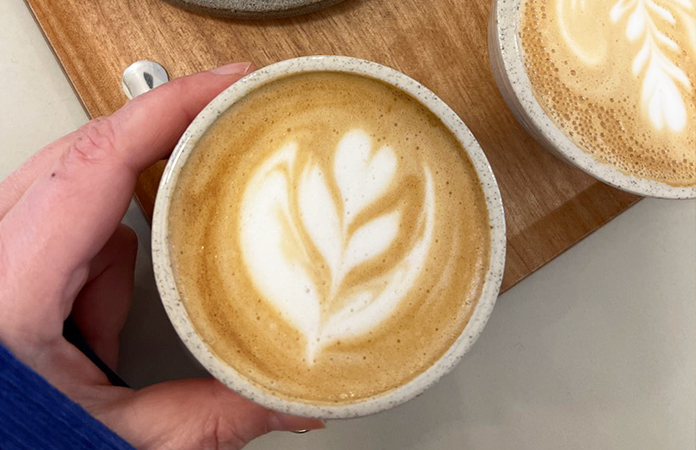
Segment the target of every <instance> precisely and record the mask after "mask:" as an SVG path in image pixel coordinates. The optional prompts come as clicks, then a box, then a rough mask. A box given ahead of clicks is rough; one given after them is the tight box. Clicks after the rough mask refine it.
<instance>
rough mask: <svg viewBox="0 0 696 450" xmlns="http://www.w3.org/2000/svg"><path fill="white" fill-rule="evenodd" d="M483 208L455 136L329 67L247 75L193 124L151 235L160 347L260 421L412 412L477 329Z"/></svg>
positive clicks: (496, 278)
mask: <svg viewBox="0 0 696 450" xmlns="http://www.w3.org/2000/svg"><path fill="white" fill-rule="evenodd" d="M502 214H503V213H502V205H501V201H500V196H499V193H498V190H497V186H496V184H495V180H494V178H493V176H492V173H491V172H490V168H489V167H488V164H487V162H486V160H485V157H484V156H483V153H482V151H481V150H480V148H479V147H478V145H477V144H476V141H475V140H474V139H473V137H472V136H471V134H470V133H469V132H468V130H467V129H466V127H465V126H464V124H463V123H462V122H461V120H460V119H459V118H458V117H457V116H456V115H455V114H454V113H453V112H452V111H451V110H450V109H449V108H448V107H447V106H446V105H444V103H442V101H441V100H439V99H438V98H437V97H435V95H434V94H432V93H431V92H429V91H427V90H426V89H425V88H424V87H422V86H421V85H419V84H418V83H416V82H415V81H413V80H411V79H410V78H408V77H406V76H405V75H402V74H400V73H398V72H396V71H393V70H391V69H388V68H386V67H384V66H380V65H378V64H375V63H371V62H368V61H363V60H358V59H353V58H346V57H307V58H299V59H295V60H289V61H284V62H282V63H278V64H274V65H272V66H269V67H266V68H264V69H261V70H259V71H257V72H255V73H253V74H251V75H250V76H248V77H246V78H244V79H243V80H241V81H240V82H238V83H236V84H235V85H233V86H232V87H230V88H229V89H228V90H227V91H225V92H224V93H222V94H221V95H220V96H219V97H218V98H216V99H215V100H214V101H213V102H212V103H211V104H210V105H209V106H208V107H207V108H206V109H205V110H204V111H203V112H202V113H201V114H200V115H199V117H197V118H196V120H194V122H193V123H192V125H191V127H190V128H189V130H187V132H186V134H185V135H184V136H183V137H182V139H181V141H180V144H179V145H178V146H177V148H176V149H175V151H174V153H173V155H172V158H171V159H170V162H169V164H168V166H167V169H166V171H165V175H164V177H163V182H162V184H161V186H160V191H159V193H158V198H157V203H156V207H155V215H154V220H153V254H154V257H155V274H156V278H157V283H158V287H159V289H160V293H161V295H162V298H163V302H164V305H165V308H166V310H167V313H168V314H169V316H170V318H171V320H172V323H173V324H174V326H175V328H176V330H177V332H178V333H179V335H180V336H181V337H182V339H183V340H184V342H185V343H186V344H187V346H188V348H189V349H190V350H191V351H192V353H193V354H194V355H195V356H196V357H197V358H198V359H199V361H200V362H201V363H202V364H203V365H204V366H205V367H206V368H207V369H208V370H209V371H210V372H211V373H212V374H213V375H214V376H215V377H217V378H218V379H220V380H221V381H223V382H224V383H226V384H227V385H228V386H230V387H231V388H232V389H235V390H237V391H238V392H240V393H241V394H243V395H245V396H247V397H249V398H251V399H253V400H255V401H257V402H259V403H261V404H263V405H265V406H268V407H270V408H273V409H276V410H281V411H286V412H291V413H295V414H301V415H308V416H314V417H325V418H331V417H352V416H359V415H364V414H369V413H373V412H377V411H380V410H383V409H386V408H389V407H392V406H394V405H396V404H399V403H401V402H403V401H406V400H408V399H409V398H412V397H413V396H415V395H417V394H418V393H420V392H422V391H423V390H424V389H425V388H427V387H428V386H429V385H431V384H432V383H434V382H435V381H436V380H437V379H438V378H439V377H440V376H442V375H443V374H444V373H446V372H447V371H449V370H450V369H451V368H452V367H453V366H454V364H455V363H456V362H457V361H458V360H459V358H460V357H461V356H462V355H463V354H464V353H465V352H466V351H467V350H468V348H469V347H470V345H471V344H472V343H473V341H474V340H475V339H476V337H477V336H478V334H479V333H480V331H481V328H482V327H483V325H484V324H485V322H486V320H487V317H488V315H489V314H490V311H491V308H492V307H493V304H494V302H495V298H496V297H497V292H498V289H499V286H500V281H501V278H502V270H503V265H504V248H505V237H504V222H503V215H502Z"/></svg>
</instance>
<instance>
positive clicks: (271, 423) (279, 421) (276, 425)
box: [268, 412, 326, 433]
mask: <svg viewBox="0 0 696 450" xmlns="http://www.w3.org/2000/svg"><path fill="white" fill-rule="evenodd" d="M268 427H269V429H271V430H273V431H292V432H295V433H306V432H307V431H310V430H320V429H322V428H325V427H326V424H325V422H324V421H323V420H319V419H308V418H306V417H297V416H291V415H289V414H282V413H275V412H274V413H272V414H271V416H270V417H269V418H268Z"/></svg>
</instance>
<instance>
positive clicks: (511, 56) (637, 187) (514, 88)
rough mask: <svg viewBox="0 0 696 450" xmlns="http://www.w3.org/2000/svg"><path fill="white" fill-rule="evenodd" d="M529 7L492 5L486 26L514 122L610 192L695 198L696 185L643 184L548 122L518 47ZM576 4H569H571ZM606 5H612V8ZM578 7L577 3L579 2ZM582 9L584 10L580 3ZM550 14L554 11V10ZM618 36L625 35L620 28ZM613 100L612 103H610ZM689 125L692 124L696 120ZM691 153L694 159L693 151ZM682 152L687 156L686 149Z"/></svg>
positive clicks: (510, 0) (508, 1)
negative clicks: (600, 182)
mask: <svg viewBox="0 0 696 450" xmlns="http://www.w3.org/2000/svg"><path fill="white" fill-rule="evenodd" d="M528 1H531V0H495V1H494V3H493V8H492V11H491V16H490V21H489V26H488V49H489V56H490V64H491V69H492V72H493V76H494V78H495V81H496V83H497V85H498V88H499V90H500V93H501V95H502V96H503V99H504V100H505V102H506V103H507V104H508V106H509V108H510V110H511V111H512V112H513V114H514V115H515V117H516V119H517V120H518V122H519V123H520V124H521V125H522V126H523V127H524V128H525V129H526V130H527V132H528V133H529V134H530V135H532V137H534V139H535V140H536V141H537V142H539V143H540V144H542V145H543V146H544V147H545V148H546V149H548V150H549V151H551V152H552V153H554V154H556V155H557V156H559V157H560V158H561V159H563V160H565V161H566V162H569V163H570V164H572V165H573V166H575V167H577V168H579V169H581V170H583V171H584V172H586V173H588V174H589V175H591V176H593V177H594V178H596V179H598V180H600V181H602V182H604V183H607V184H609V185H611V186H614V187H616V188H619V189H622V190H624V191H627V192H631V193H634V194H637V195H641V196H649V197H662V198H673V199H687V198H696V185H694V184H687V185H680V184H677V185H674V184H670V183H667V182H662V181H659V180H657V179H651V178H644V177H641V176H638V175H635V174H633V173H630V172H629V171H626V170H621V169H619V167H618V166H616V165H614V164H611V163H608V162H605V161H602V160H600V159H598V158H596V157H595V156H593V155H591V154H590V153H589V152H588V151H586V150H584V149H583V148H581V147H580V145H578V144H577V142H575V141H574V140H573V138H571V137H569V136H568V132H567V131H565V130H563V129H562V127H561V126H559V125H558V123H557V122H556V121H554V120H553V119H552V118H550V117H549V114H547V112H546V111H545V110H544V108H543V107H542V106H541V104H540V101H539V100H538V99H537V97H536V96H535V91H534V87H533V85H532V82H531V80H530V76H529V74H528V72H527V63H526V62H525V55H524V46H523V43H522V42H521V36H520V27H521V25H520V22H521V20H522V19H521V16H522V14H523V11H524V6H525V3H526V2H528ZM556 3H557V4H562V5H566V6H565V7H566V8H570V7H571V6H570V5H571V2H570V1H569V0H557V1H556ZM575 3H576V2H573V4H575ZM610 3H611V4H612V5H613V4H614V2H610ZM577 4H581V3H580V2H577ZM582 4H583V5H584V2H583V3H582ZM554 9H556V10H557V8H554ZM614 9H616V8H614ZM547 12H548V9H547ZM549 14H552V12H549ZM542 17H546V14H545V13H544V14H543V16H542ZM606 21H607V22H609V17H607V18H606ZM554 30H555V28H554ZM621 31H622V32H623V28H621ZM559 39H560V38H559ZM548 70H549V71H550V70H556V71H557V70H558V69H557V68H556V69H552V67H551V65H549V67H548ZM634 71H635V68H634ZM626 76H627V77H631V76H633V75H632V74H631V72H630V68H627V73H626ZM600 83H601V81H600ZM694 87H696V86H694ZM636 95H638V93H636ZM611 100H612V101H613V99H611ZM571 108H573V111H579V110H580V109H579V106H576V105H575V104H572V103H571V104H570V105H569V106H568V109H571ZM593 120H597V121H599V118H598V116H594V117H593ZM602 120H603V119H602ZM690 120H696V117H693V118H691V119H690ZM571 134H572V133H571ZM624 137H626V138H627V139H626V140H627V141H628V140H630V138H631V136H630V135H626V136H624ZM692 141H693V140H692ZM692 150H693V152H694V154H696V147H695V148H693V149H692ZM684 151H688V148H686V149H684ZM685 163H686V160H685ZM692 164H693V162H692ZM694 178H696V174H694V175H693V176H691V177H690V179H694Z"/></svg>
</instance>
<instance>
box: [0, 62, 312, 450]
mask: <svg viewBox="0 0 696 450" xmlns="http://www.w3.org/2000/svg"><path fill="white" fill-rule="evenodd" d="M221 69H222V70H218V73H214V72H203V73H199V74H196V75H192V76H188V77H183V78H179V79H177V80H174V81H172V82H170V83H167V84H165V85H163V86H161V87H159V88H157V89H155V90H154V91H152V92H150V93H148V94H145V95H142V96H140V97H138V98H137V99H136V100H133V101H132V102H130V103H128V104H127V105H126V106H124V107H123V108H122V109H120V110H119V111H117V112H116V113H115V114H113V115H111V116H108V117H103V118H100V119H96V120H93V121H91V122H90V123H88V124H87V125H85V126H84V127H82V128H80V129H79V130H77V131H76V132H74V133H71V134H69V135H67V136H65V137H63V138H61V139H59V140H57V141H55V142H53V143H52V144H50V145H48V146H46V147H45V148H44V149H42V150H41V151H39V152H38V153H37V154H35V155H34V156H33V157H32V158H30V159H29V160H28V161H27V162H26V163H25V164H24V165H23V166H22V167H21V168H19V169H18V170H17V171H16V172H15V173H13V174H12V175H10V177H9V178H7V179H6V180H5V181H4V182H2V183H1V184H0V341H1V342H2V343H3V344H4V345H5V346H6V347H7V348H9V350H10V351H12V352H13V353H14V354H15V355H16V356H17V357H18V358H19V359H21V360H22V361H23V362H25V363H26V364H28V365H29V366H30V367H32V368H33V369H34V370H35V371H37V372H38V373H39V374H41V375H42V376H43V377H44V378H46V379H47V380H48V381H49V382H50V383H51V384H53V385H54V386H56V387H57V388H58V389H60V390H61V391H62V392H64V393H65V394H66V395H67V396H68V397H70V398H71V399H72V400H74V401H76V402H77V403H79V404H80V405H82V407H83V408H85V409H86V410H87V411H88V412H89V413H90V414H92V415H93V416H95V417H96V418H97V419H99V420H100V421H102V422H103V423H104V424H106V425H107V426H108V427H110V428H111V429H112V430H114V431H116V432H117V433H118V434H119V435H121V436H122V437H123V438H125V439H126V440H127V441H129V442H130V443H131V444H133V445H134V446H135V447H137V448H158V449H160V448H165V449H167V448H171V449H187V448H196V449H198V448H226V449H237V448H241V447H242V446H244V445H245V444H246V443H247V442H249V441H250V440H251V439H253V438H255V437H257V436H259V435H262V434H264V433H266V432H268V431H272V430H300V429H316V428H322V427H323V423H322V422H321V421H318V420H314V419H305V418H300V417H294V416H288V415H285V414H280V413H275V412H272V411H269V410H267V409H265V408H263V407H261V406H259V405H257V404H255V403H252V402H251V401H249V400H246V399H244V398H242V397H240V396H238V395H237V394H235V393H233V392H232V391H230V390H229V389H227V388H226V387H224V386H223V385H222V384H220V383H219V382H217V381H214V380H212V379H204V380H186V381H175V382H168V383H162V384H158V385H154V386H150V387H147V388H145V389H141V390H138V391H135V390H131V389H128V388H122V387H114V386H112V385H111V384H110V383H109V382H108V381H107V379H106V376H105V375H104V374H103V373H102V372H101V371H100V370H99V369H97V367H96V366H94V365H93V364H92V362H91V361H90V360H89V359H88V358H87V357H85V356H84V355H83V354H82V353H81V352H80V351H79V350H77V349H76V348H75V347H73V346H72V344H70V343H68V342H67V341H66V340H65V339H64V338H63V337H62V328H63V321H64V320H65V319H66V318H67V317H68V315H72V317H73V319H74V321H75V323H76V324H77V326H78V328H79V329H80V331H81V332H82V334H83V335H84V337H85V339H86V341H87V343H88V344H89V345H90V346H91V347H92V349H93V350H94V351H95V353H96V354H97V355H98V356H99V357H100V358H102V359H103V360H104V361H105V362H106V363H107V364H108V365H109V366H110V367H112V368H115V366H116V363H117V358H118V333H119V332H120V330H121V328H122V327H123V324H124V321H125V319H126V315H127V312H128V308H129V305H130V299H131V295H132V291H133V270H134V264H135V254H136V248H137V242H136V237H135V234H134V233H133V231H132V230H130V229H128V228H127V227H125V226H123V225H120V224H119V223H120V220H121V218H122V217H123V215H124V214H125V211H126V209H127V208H128V204H129V202H130V199H131V197H132V195H133V188H134V186H135V182H136V178H137V176H138V174H139V173H140V171H142V170H143V169H145V168H146V167H148V166H149V165H151V164H152V163H154V162H155V161H157V160H159V159H162V158H164V157H166V156H167V154H168V153H169V152H170V151H171V149H172V148H173V146H174V145H175V143H176V141H177V140H178V138H179V136H180V135H181V134H182V133H183V131H184V129H185V128H186V126H188V124H189V123H190V122H191V120H192V119H193V118H194V117H195V116H196V114H198V112H199V111H200V110H201V109H202V108H203V107H204V106H205V105H206V104H207V103H208V102H209V101H210V100H212V99H213V97H215V96H216V95H217V94H218V93H219V92H221V91H222V90H223V89H225V88H226V87H228V86H229V85H230V84H231V83H233V82H235V81H237V80H238V79H239V78H241V77H242V76H243V75H244V74H246V73H248V72H249V71H251V70H252V67H251V65H250V64H249V63H240V64H237V65H228V66H224V67H223V68H221ZM220 72H224V73H220Z"/></svg>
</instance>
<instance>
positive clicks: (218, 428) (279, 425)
mask: <svg viewBox="0 0 696 450" xmlns="http://www.w3.org/2000/svg"><path fill="white" fill-rule="evenodd" d="M105 416H106V417H101V419H102V420H103V421H104V423H105V424H106V425H107V426H109V427H110V428H111V429H113V430H114V431H115V432H117V433H118V434H119V435H121V436H122V437H123V438H124V439H126V440H127V441H129V442H130V443H131V444H132V445H133V446H135V447H136V448H158V449H159V448H164V449H208V448H211V449H218V448H219V449H240V448H242V447H243V446H244V445H246V444H247V443H248V442H249V441H251V440H252V439H254V438H256V437H258V436H261V435H262V434H265V433H268V432H269V431H275V430H277V431H292V430H313V429H319V428H324V423H323V422H322V421H321V420H317V419H308V418H304V417H297V416H291V415H287V414H282V413H278V412H274V411H271V410H268V409H266V408H264V407H262V406H260V405H258V404H256V403H254V402H252V401H251V400H247V399H246V398H244V397H242V396H240V395H238V394H236V393H234V392H233V391H231V390H229V389H228V388H227V387H225V386H224V385H223V384H221V383H220V382H218V381H217V380H214V379H202V380H186V381H170V382H166V383H160V384H157V385H154V386H150V387H147V388H145V389H141V390H139V391H136V392H133V393H132V395H129V396H127V397H126V398H125V399H123V400H122V401H120V402H118V404H117V405H114V408H113V409H111V410H110V411H109V412H108V413H106V414H105Z"/></svg>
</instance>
